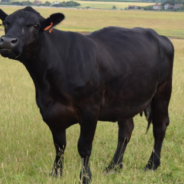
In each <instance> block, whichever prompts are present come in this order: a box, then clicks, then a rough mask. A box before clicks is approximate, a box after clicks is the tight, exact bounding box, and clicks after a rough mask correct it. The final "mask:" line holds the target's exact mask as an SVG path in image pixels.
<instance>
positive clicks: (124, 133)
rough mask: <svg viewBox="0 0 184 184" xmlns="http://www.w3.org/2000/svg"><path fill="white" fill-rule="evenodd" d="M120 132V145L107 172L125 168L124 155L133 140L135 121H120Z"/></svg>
mask: <svg viewBox="0 0 184 184" xmlns="http://www.w3.org/2000/svg"><path fill="white" fill-rule="evenodd" d="M118 126H119V131H118V145H117V149H116V152H115V154H114V156H113V159H112V161H111V162H110V164H109V166H108V167H107V168H106V171H107V172H108V171H110V170H117V169H121V168H122V167H123V163H122V162H123V154H124V152H125V149H126V146H127V144H128V142H129V140H130V138H131V134H132V130H133V128H134V122H133V119H126V120H121V121H118Z"/></svg>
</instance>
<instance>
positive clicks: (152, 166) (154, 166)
mask: <svg viewBox="0 0 184 184" xmlns="http://www.w3.org/2000/svg"><path fill="white" fill-rule="evenodd" d="M158 166H160V164H154V163H153V162H149V163H148V164H147V165H146V166H145V168H144V171H151V170H152V171H155V170H156V169H157V168H158Z"/></svg>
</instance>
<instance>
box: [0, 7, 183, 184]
mask: <svg viewBox="0 0 184 184" xmlns="http://www.w3.org/2000/svg"><path fill="white" fill-rule="evenodd" d="M4 9H5V10H6V11H7V12H8V13H10V12H12V11H14V8H4ZM55 10H56V9H47V10H46V9H39V11H41V12H42V13H43V15H44V16H45V17H46V16H48V15H49V14H50V13H52V12H54V11H55ZM57 10H59V11H62V12H64V13H65V14H66V17H67V18H66V20H65V21H64V22H63V23H62V24H61V25H59V26H58V28H59V29H64V30H75V31H76V30H77V31H83V32H86V31H89V32H90V31H92V30H96V29H99V28H101V27H103V26H107V25H119V26H124V27H135V26H141V27H151V28H154V29H156V30H157V31H158V32H160V33H163V34H165V33H167V35H169V36H175V37H183V36H184V34H183V33H184V24H183V22H184V21H183V19H184V18H183V17H184V16H183V14H182V13H158V14H157V13H155V12H136V11H135V12H132V11H131V12H130V11H128V12H118V11H96V10H95V11H94V10H93V11H92V10H90V11H87V10H66V9H57ZM87 28H88V29H87ZM1 34H2V32H1ZM171 41H172V42H173V44H174V47H175V63H174V72H173V92H172V98H171V103H170V108H169V112H170V120H171V122H170V125H169V127H168V129H167V133H166V138H165V140H164V144H163V150H162V160H161V161H162V165H161V167H159V169H158V170H157V171H156V172H143V168H144V166H145V164H146V163H147V160H148V158H149V156H150V153H151V150H152V147H153V136H152V127H151V128H150V130H149V132H148V134H145V132H146V127H147V122H146V121H145V118H144V117H142V118H141V117H139V116H136V117H135V118H134V121H135V128H134V131H133V135H132V138H131V141H130V143H129V145H128V147H127V150H126V153H125V156H124V169H123V170H122V171H121V172H119V173H114V174H110V175H107V174H105V173H104V172H103V169H104V168H105V167H106V166H107V165H108V163H109V161H110V159H111V158H112V156H113V153H114V151H115V148H116V145H117V125H116V124H113V123H107V122H99V123H98V127H97V131H96V135H95V139H94V142H93V151H92V156H91V170H92V173H93V181H92V184H183V183H184V174H183V173H184V167H183V164H184V157H183V155H184V128H183V122H184V107H183V104H184V65H183V61H184V40H183V39H171ZM0 89H1V91H0V117H1V118H0V148H1V151H0V184H25V183H26V184H33V183H34V184H40V183H43V184H60V183H62V184H78V181H79V178H78V177H79V169H80V157H79V155H78V152H77V141H78V137H79V126H78V125H75V126H72V127H70V128H69V129H68V130H67V149H66V152H65V165H64V166H65V168H64V175H63V178H61V179H60V178H52V177H50V176H49V172H50V171H51V168H52V164H53V160H54V155H55V150H54V146H53V142H52V136H51V133H50V131H49V129H48V127H47V125H46V124H45V123H44V122H43V121H42V118H41V116H40V114H39V110H38V108H37V106H36V104H35V90H34V86H33V82H32V80H31V78H30V76H29V75H28V73H27V71H26V69H25V67H24V66H23V65H22V64H20V63H19V62H17V61H13V60H9V59H5V58H2V57H1V56H0Z"/></svg>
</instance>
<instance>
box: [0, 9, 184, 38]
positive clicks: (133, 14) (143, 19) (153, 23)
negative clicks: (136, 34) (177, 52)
mask: <svg viewBox="0 0 184 184" xmlns="http://www.w3.org/2000/svg"><path fill="white" fill-rule="evenodd" d="M15 9H17V7H16V8H15V7H3V10H4V11H6V12H7V13H12V12H13V11H15ZM37 10H38V11H39V12H40V13H41V14H42V15H43V16H44V17H48V16H49V15H50V14H51V13H54V12H63V13H64V14H65V16H66V18H65V20H64V21H63V22H62V23H61V24H60V25H59V26H58V27H57V28H58V29H62V30H68V31H77V32H92V31H95V30H97V29H100V28H103V27H105V26H121V27H128V28H132V27H145V28H152V29H154V30H156V31H157V32H158V33H160V34H163V35H166V36H170V37H177V38H184V31H183V30H184V13H182V12H151V11H148V12H147V11H113V10H78V9H63V8H37ZM2 33H3V32H2V31H1V32H0V34H2Z"/></svg>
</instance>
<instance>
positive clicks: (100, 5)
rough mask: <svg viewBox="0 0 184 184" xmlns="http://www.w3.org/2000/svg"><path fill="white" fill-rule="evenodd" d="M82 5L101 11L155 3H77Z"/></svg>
mask: <svg viewBox="0 0 184 184" xmlns="http://www.w3.org/2000/svg"><path fill="white" fill-rule="evenodd" d="M76 2H78V3H80V4H81V6H80V7H83V8H85V7H90V8H101V9H112V7H113V6H116V8H117V9H125V8H127V7H128V6H129V5H135V6H141V7H143V6H150V5H153V4H154V3H140V2H97V1H76Z"/></svg>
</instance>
